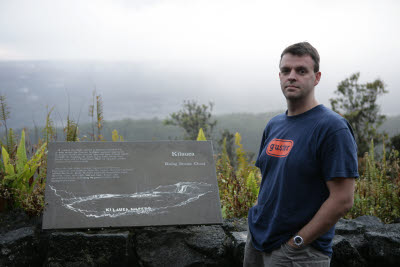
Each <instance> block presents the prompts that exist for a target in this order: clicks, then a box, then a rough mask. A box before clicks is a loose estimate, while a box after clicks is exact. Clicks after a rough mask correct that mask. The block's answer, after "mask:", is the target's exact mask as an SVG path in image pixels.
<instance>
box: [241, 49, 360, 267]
mask: <svg viewBox="0 0 400 267" xmlns="http://www.w3.org/2000/svg"><path fill="white" fill-rule="evenodd" d="M279 68H280V72H279V78H280V83H281V88H282V92H283V95H284V96H285V98H286V101H287V111H286V113H284V114H280V115H278V116H276V117H274V118H273V119H271V120H270V121H269V122H268V124H267V126H266V128H265V130H264V133H263V137H262V141H261V146H260V152H259V154H258V157H257V161H256V166H257V167H259V168H260V170H261V174H262V181H261V186H260V192H259V195H258V200H257V204H256V205H255V206H254V207H252V208H251V209H250V211H249V217H248V223H249V232H248V238H247V243H246V248H245V259H244V266H329V264H330V257H331V255H332V239H333V236H334V231H335V229H334V226H335V224H336V222H337V221H338V220H339V218H340V217H342V216H343V215H345V214H346V213H347V212H348V211H349V209H350V208H351V207H352V205H353V197H354V184H355V181H354V180H355V179H354V178H356V177H358V171H357V169H358V166H357V146H356V143H355V140H354V136H353V131H352V129H351V127H350V125H349V124H348V122H347V121H346V120H345V119H344V118H342V117H341V116H339V115H338V114H337V113H335V112H333V111H331V110H330V109H328V108H326V107H324V106H323V105H319V104H318V102H317V100H316V99H315V95H314V88H315V86H316V85H317V84H318V83H319V81H320V79H321V72H320V71H319V54H318V52H317V50H316V49H315V48H314V47H313V46H311V45H310V44H309V43H307V42H303V43H297V44H294V45H291V46H289V47H287V48H286V49H285V50H284V51H283V52H282V54H281V61H280V64H279Z"/></svg>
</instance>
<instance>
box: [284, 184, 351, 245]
mask: <svg viewBox="0 0 400 267" xmlns="http://www.w3.org/2000/svg"><path fill="white" fill-rule="evenodd" d="M326 185H327V186H328V189H329V197H328V198H327V199H326V201H325V202H324V203H323V204H322V206H321V207H320V209H319V210H318V212H317V213H316V214H315V215H314V217H313V218H312V219H311V221H310V222H309V223H308V224H306V225H305V226H304V227H303V228H302V229H301V230H300V231H299V232H298V235H299V236H301V237H302V238H303V240H304V245H308V244H310V243H311V242H313V241H314V240H315V239H317V238H318V237H319V236H321V235H323V234H324V233H326V232H327V231H328V230H329V229H330V228H331V227H332V226H333V225H335V223H336V222H337V221H338V220H339V219H340V218H341V217H342V216H344V215H345V214H346V213H347V212H348V211H349V210H350V209H351V207H352V206H353V202H354V187H355V179H354V178H334V179H332V180H330V181H327V182H326ZM288 244H289V245H291V246H293V247H296V245H295V244H294V243H293V238H290V240H289V241H288Z"/></svg>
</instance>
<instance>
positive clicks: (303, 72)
mask: <svg viewBox="0 0 400 267" xmlns="http://www.w3.org/2000/svg"><path fill="white" fill-rule="evenodd" d="M298 73H299V74H303V75H304V74H306V73H307V71H306V70H305V69H300V70H298Z"/></svg>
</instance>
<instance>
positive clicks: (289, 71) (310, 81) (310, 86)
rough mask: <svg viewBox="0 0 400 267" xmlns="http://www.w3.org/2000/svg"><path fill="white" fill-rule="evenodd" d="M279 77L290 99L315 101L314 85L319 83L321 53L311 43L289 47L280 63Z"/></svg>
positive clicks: (306, 101) (284, 92) (283, 53)
mask: <svg viewBox="0 0 400 267" xmlns="http://www.w3.org/2000/svg"><path fill="white" fill-rule="evenodd" d="M279 69H280V72H279V79H280V81H281V88H282V92H283V94H284V96H285V97H286V99H287V100H288V101H291V102H293V101H295V102H298V101H301V102H302V103H303V102H304V103H311V102H313V101H314V102H315V98H314V87H315V86H316V85H317V84H318V83H319V80H320V78H321V72H319V55H318V52H317V50H316V49H315V48H314V47H312V46H311V45H310V44H309V43H306V42H304V43H298V44H294V45H291V46H289V47H287V48H286V49H285V50H284V51H283V52H282V55H281V60H280V63H279Z"/></svg>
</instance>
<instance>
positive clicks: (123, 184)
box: [42, 141, 222, 229]
mask: <svg viewBox="0 0 400 267" xmlns="http://www.w3.org/2000/svg"><path fill="white" fill-rule="evenodd" d="M48 151H49V152H48V163H47V184H46V192H45V202H46V208H45V212H44V215H43V226H42V227H43V229H65V228H98V227H128V226H145V225H146V226H147V225H178V224H217V223H222V216H221V209H220V201H219V193H218V185H217V178H216V173H215V164H214V159H213V153H212V146H211V142H209V141H201V142H200V141H158V142H77V143H71V142H53V143H50V144H49V149H48Z"/></svg>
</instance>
